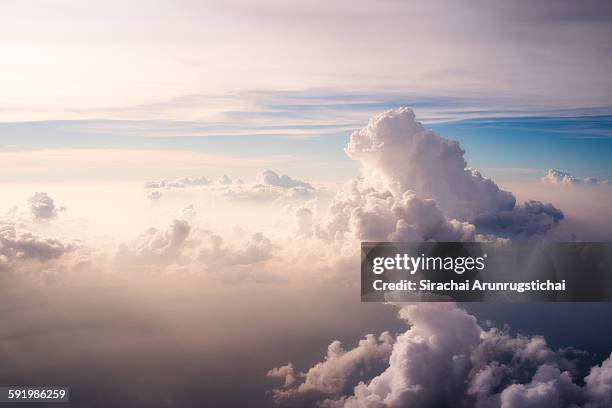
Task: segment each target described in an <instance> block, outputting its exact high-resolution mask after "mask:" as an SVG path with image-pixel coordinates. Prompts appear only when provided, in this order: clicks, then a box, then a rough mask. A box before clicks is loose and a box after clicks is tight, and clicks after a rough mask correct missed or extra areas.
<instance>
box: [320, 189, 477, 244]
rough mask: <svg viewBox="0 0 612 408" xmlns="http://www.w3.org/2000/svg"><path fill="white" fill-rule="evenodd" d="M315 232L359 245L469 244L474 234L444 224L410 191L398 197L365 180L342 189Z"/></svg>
mask: <svg viewBox="0 0 612 408" xmlns="http://www.w3.org/2000/svg"><path fill="white" fill-rule="evenodd" d="M316 229H317V235H318V236H319V237H321V238H324V239H334V240H340V239H342V238H344V237H345V236H346V235H348V236H351V237H354V238H357V239H360V240H362V241H414V240H417V241H422V240H441V241H461V240H473V239H474V232H475V228H474V226H473V225H471V224H469V223H465V222H460V221H457V220H448V219H447V218H446V217H445V216H444V214H443V213H442V211H441V210H440V208H439V207H438V206H437V204H436V202H435V201H434V200H432V199H426V200H423V199H421V198H419V197H417V196H416V194H415V193H414V192H412V191H406V192H405V193H403V194H402V195H401V196H399V197H398V196H396V195H394V194H393V193H392V192H391V191H389V190H377V189H376V188H374V187H371V186H369V185H368V183H367V180H365V179H355V180H352V181H351V182H349V183H347V184H345V185H344V187H343V188H342V190H341V191H340V192H338V194H336V196H335V197H334V199H333V201H332V203H331V205H330V207H329V216H328V220H327V221H326V222H325V223H323V224H320V225H317V226H316Z"/></svg>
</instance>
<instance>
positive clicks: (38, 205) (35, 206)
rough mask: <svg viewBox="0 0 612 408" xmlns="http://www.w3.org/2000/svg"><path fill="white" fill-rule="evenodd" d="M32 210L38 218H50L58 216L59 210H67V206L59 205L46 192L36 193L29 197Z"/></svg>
mask: <svg viewBox="0 0 612 408" xmlns="http://www.w3.org/2000/svg"><path fill="white" fill-rule="evenodd" d="M28 205H29V208H30V212H31V213H32V215H33V216H34V218H35V219H37V220H50V219H53V218H55V217H57V213H58V212H59V211H65V209H66V208H65V207H57V206H56V205H55V201H53V198H51V197H50V196H49V195H48V194H47V193H45V192H37V193H34V195H32V196H31V197H30V198H28Z"/></svg>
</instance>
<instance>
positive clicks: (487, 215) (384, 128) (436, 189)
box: [332, 108, 563, 239]
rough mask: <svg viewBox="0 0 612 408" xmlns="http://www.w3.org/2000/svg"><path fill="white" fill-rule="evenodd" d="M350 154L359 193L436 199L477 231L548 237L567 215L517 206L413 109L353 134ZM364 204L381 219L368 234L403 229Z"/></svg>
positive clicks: (391, 113)
mask: <svg viewBox="0 0 612 408" xmlns="http://www.w3.org/2000/svg"><path fill="white" fill-rule="evenodd" d="M346 152H347V154H348V155H349V156H350V157H351V158H353V159H355V160H358V161H360V163H361V165H362V168H363V176H364V179H363V184H364V185H365V187H364V188H362V191H361V192H358V193H357V195H364V194H366V195H368V194H369V195H370V196H371V197H374V196H376V199H375V200H376V202H377V203H382V202H387V203H389V202H390V201H391V202H395V201H398V200H404V201H405V200H406V197H407V196H406V194H407V195H408V196H409V197H411V200H413V199H414V198H418V199H421V200H433V204H429V206H430V207H431V208H434V207H436V208H437V209H436V211H437V212H438V213H439V214H443V216H444V217H446V219H447V220H448V222H450V223H454V225H459V224H457V222H459V223H467V224H473V225H474V226H475V227H476V232H480V233H484V234H490V235H494V236H501V237H509V238H514V237H517V238H525V237H529V236H531V235H534V234H544V233H546V232H547V231H548V230H549V229H550V228H552V227H554V226H555V225H556V224H557V223H558V222H559V221H560V220H562V219H563V213H562V212H561V211H560V210H558V209H556V208H555V207H554V206H552V205H551V204H542V203H539V202H535V201H529V202H527V203H526V204H525V205H517V204H516V198H515V197H514V195H513V194H512V193H510V192H508V191H504V190H502V189H500V188H499V187H498V186H497V184H495V183H494V182H493V181H492V180H489V179H487V178H485V177H483V176H482V175H481V174H480V173H479V172H477V171H475V170H473V169H470V168H468V167H467V163H466V161H465V159H464V157H463V155H464V150H462V149H461V146H460V145H459V143H458V142H456V141H453V140H448V139H445V138H443V137H441V136H440V135H438V134H436V133H434V132H432V131H429V130H426V129H425V128H424V127H423V126H422V124H421V123H420V122H417V121H416V120H415V117H414V113H413V112H412V110H411V109H409V108H400V109H395V110H388V111H386V112H384V113H381V114H379V115H376V116H374V117H373V118H371V119H370V121H369V123H368V125H367V127H365V128H363V129H361V130H359V131H357V132H354V133H353V134H352V136H351V139H350V141H349V144H348V146H347V148H346ZM367 189H370V190H367ZM341 194H344V195H346V193H341ZM364 204H368V206H369V208H368V206H366V207H363V205H364ZM359 205H360V206H362V209H361V210H359V209H357V210H356V211H357V212H359V211H361V212H362V213H363V214H366V215H368V217H373V218H374V219H376V220H377V221H378V222H377V223H371V222H370V221H367V220H366V224H367V225H369V226H371V227H374V226H375V227H376V228H377V229H378V230H379V231H369V232H374V237H375V238H374V239H377V238H380V237H385V236H387V237H388V236H389V235H388V233H387V234H383V232H388V231H390V232H393V231H394V230H397V229H398V228H397V227H396V225H394V222H396V221H397V220H396V219H394V218H392V217H391V218H390V217H388V216H381V214H380V211H379V210H378V208H379V207H380V206H379V205H377V206H373V205H371V204H369V203H362V204H359ZM438 208H439V209H438ZM332 212H334V209H333V208H332ZM348 216H349V214H348V213H347V214H345V216H344V218H345V219H347V218H350V217H348ZM453 220H457V221H453ZM406 221H408V222H407V225H413V224H411V222H410V221H409V220H406ZM534 224H535V225H537V227H536V228H534V227H533V225H534ZM344 228H345V229H346V227H344ZM411 229H413V228H411ZM362 238H367V235H366V236H362ZM367 239H369V238H367ZM387 239H388V238H387ZM429 239H436V237H435V236H433V237H431V238H429Z"/></svg>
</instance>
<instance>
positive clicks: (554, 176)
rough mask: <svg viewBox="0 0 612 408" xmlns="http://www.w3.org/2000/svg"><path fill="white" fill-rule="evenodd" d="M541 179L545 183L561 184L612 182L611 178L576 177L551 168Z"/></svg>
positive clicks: (591, 184) (590, 184) (583, 184)
mask: <svg viewBox="0 0 612 408" xmlns="http://www.w3.org/2000/svg"><path fill="white" fill-rule="evenodd" d="M540 180H541V181H542V183H544V184H551V185H561V186H597V185H600V184H610V181H609V180H603V181H600V180H598V179H597V178H595V177H584V178H579V177H574V176H572V175H571V174H570V173H568V172H566V171H563V170H557V169H549V170H548V172H547V173H546V175H545V176H544V177H542V178H541V179H540Z"/></svg>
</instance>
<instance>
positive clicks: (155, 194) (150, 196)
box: [147, 190, 163, 201]
mask: <svg viewBox="0 0 612 408" xmlns="http://www.w3.org/2000/svg"><path fill="white" fill-rule="evenodd" d="M162 195H163V194H162V193H160V192H159V191H158V190H155V191H151V192H150V193H149V194H147V198H148V199H149V200H151V201H159V199H160V198H162Z"/></svg>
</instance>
